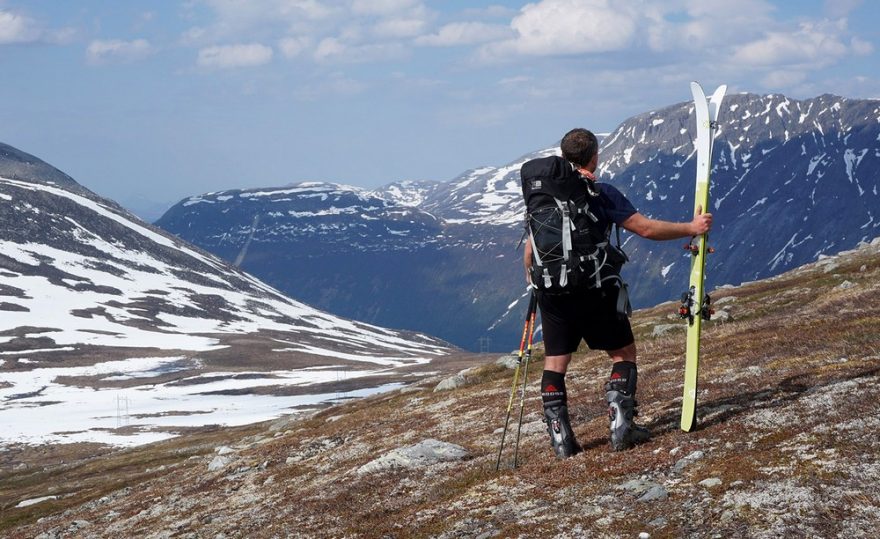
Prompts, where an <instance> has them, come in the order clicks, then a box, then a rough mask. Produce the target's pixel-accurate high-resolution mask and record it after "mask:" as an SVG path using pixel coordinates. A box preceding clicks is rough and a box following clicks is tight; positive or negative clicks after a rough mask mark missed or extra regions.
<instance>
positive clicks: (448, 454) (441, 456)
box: [357, 438, 468, 474]
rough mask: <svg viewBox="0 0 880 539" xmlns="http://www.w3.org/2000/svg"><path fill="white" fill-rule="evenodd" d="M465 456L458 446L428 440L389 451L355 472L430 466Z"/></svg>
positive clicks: (466, 453)
mask: <svg viewBox="0 0 880 539" xmlns="http://www.w3.org/2000/svg"><path fill="white" fill-rule="evenodd" d="M467 456H468V450H467V449H465V448H463V447H461V446H460V445H455V444H451V443H448V442H442V441H440V440H435V439H433V438H428V439H427V440H423V441H421V442H419V443H417V444H415V445H410V446H407V447H401V448H398V449H394V450H392V451H389V452H388V453H385V454H384V455H382V456H381V457H379V458H378V459H376V460H373V461H370V462H368V463H366V464H364V465H363V466H361V467H360V468H358V471H357V472H358V473H359V474H365V473H371V472H378V471H382V470H388V469H393V468H416V467H423V466H430V465H432V464H437V463H439V462H448V461H455V460H462V459H464V458H465V457H467Z"/></svg>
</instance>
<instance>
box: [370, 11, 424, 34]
mask: <svg viewBox="0 0 880 539" xmlns="http://www.w3.org/2000/svg"><path fill="white" fill-rule="evenodd" d="M426 27H427V21H426V20H425V19H424V18H423V17H421V16H419V15H418V14H416V15H414V16H410V17H395V18H391V19H385V20H381V21H378V22H377V23H376V24H375V26H373V33H374V34H375V35H376V36H379V37H382V38H392V39H393V38H406V37H415V36H418V35H420V34H421V33H422V32H424V30H425V28H426Z"/></svg>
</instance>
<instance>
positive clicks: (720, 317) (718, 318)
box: [712, 309, 733, 323]
mask: <svg viewBox="0 0 880 539" xmlns="http://www.w3.org/2000/svg"><path fill="white" fill-rule="evenodd" d="M732 319H733V317H732V316H730V311H727V310H725V309H721V310H720V311H715V314H713V315H712V321H713V322H722V323H724V322H730V321H731V320H732Z"/></svg>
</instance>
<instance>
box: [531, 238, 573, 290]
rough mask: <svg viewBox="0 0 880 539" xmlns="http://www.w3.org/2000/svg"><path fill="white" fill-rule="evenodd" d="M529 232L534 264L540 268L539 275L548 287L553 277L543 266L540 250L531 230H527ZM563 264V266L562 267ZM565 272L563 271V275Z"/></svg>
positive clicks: (551, 284) (551, 283)
mask: <svg viewBox="0 0 880 539" xmlns="http://www.w3.org/2000/svg"><path fill="white" fill-rule="evenodd" d="M528 234H529V243H531V244H532V257H533V258H534V259H535V266H537V267H538V268H542V269H543V271H542V272H541V277H542V278H543V279H544V288H550V287H551V286H553V279H552V278H551V277H550V271H549V270H548V269H547V268H546V267H545V266H544V262H542V261H541V255H540V251H538V245H537V244H536V243H535V236H534V234H532V232H531V230H529V232H528ZM564 267H565V266H563V268H564ZM564 275H565V273H563V276H564Z"/></svg>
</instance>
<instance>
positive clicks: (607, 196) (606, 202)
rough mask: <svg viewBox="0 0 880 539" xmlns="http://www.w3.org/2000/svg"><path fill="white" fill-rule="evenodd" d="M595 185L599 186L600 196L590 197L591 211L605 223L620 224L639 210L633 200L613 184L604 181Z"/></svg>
mask: <svg viewBox="0 0 880 539" xmlns="http://www.w3.org/2000/svg"><path fill="white" fill-rule="evenodd" d="M595 185H596V186H597V187H598V188H599V196H598V197H595V198H591V199H590V202H589V204H590V211H592V212H593V213H594V214H595V215H596V217H598V218H599V222H601V223H602V224H603V225H605V226H608V225H610V224H611V223H614V224H616V225H619V224H620V223H622V222H624V221H626V220H627V219H629V218H630V217H631V216H632V215H633V214H635V213H636V212H637V210H636V208H635V206H633V204H632V202H630V201H629V199H628V198H626V196H624V194H623V193H621V192H620V191H619V190H618V189H617V188H616V187H614V186H613V185H609V184H607V183H602V182H596V184H595Z"/></svg>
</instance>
